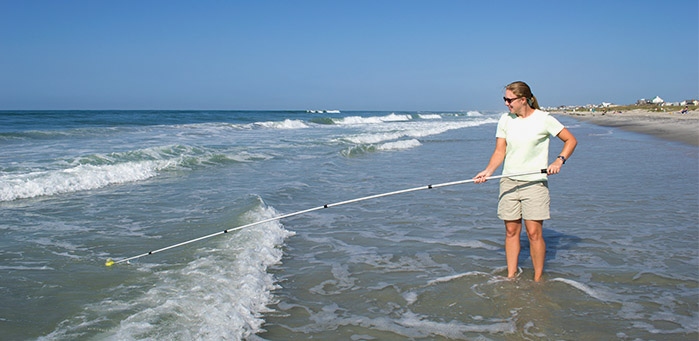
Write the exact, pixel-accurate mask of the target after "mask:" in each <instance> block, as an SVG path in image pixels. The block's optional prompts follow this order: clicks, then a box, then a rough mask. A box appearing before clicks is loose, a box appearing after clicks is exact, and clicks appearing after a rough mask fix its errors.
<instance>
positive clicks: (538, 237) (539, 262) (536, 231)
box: [524, 220, 546, 282]
mask: <svg viewBox="0 0 699 341" xmlns="http://www.w3.org/2000/svg"><path fill="white" fill-rule="evenodd" d="M524 226H526V228H527V237H529V251H530V253H531V256H532V265H534V281H535V282H538V281H539V280H541V275H542V274H543V273H544V261H545V260H546V242H544V236H543V232H542V230H543V226H544V221H543V220H525V221H524Z"/></svg>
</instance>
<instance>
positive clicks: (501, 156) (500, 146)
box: [473, 137, 507, 184]
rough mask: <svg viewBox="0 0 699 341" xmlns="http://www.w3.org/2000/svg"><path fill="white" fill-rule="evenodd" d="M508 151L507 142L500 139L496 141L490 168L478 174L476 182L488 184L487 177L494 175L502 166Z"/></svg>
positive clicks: (475, 178) (489, 164)
mask: <svg viewBox="0 0 699 341" xmlns="http://www.w3.org/2000/svg"><path fill="white" fill-rule="evenodd" d="M506 150H507V141H506V140H505V139H504V138H502V137H498V138H496V139H495V151H493V156H491V157H490V161H489V162H488V166H487V167H485V169H484V170H483V171H482V172H480V173H478V174H477V175H476V176H475V177H473V180H475V181H474V182H475V183H477V184H479V183H483V182H486V181H488V180H486V178H487V177H489V176H491V175H493V172H495V170H496V169H498V167H500V165H501V164H502V162H503V161H504V160H505V151H506Z"/></svg>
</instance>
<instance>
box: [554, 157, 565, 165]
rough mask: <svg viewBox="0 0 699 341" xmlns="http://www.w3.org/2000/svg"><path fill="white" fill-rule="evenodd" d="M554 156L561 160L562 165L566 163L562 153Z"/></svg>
mask: <svg viewBox="0 0 699 341" xmlns="http://www.w3.org/2000/svg"><path fill="white" fill-rule="evenodd" d="M556 158H557V159H561V160H563V164H564V165H565V164H566V157H565V156H563V155H558V156H557V157H556Z"/></svg>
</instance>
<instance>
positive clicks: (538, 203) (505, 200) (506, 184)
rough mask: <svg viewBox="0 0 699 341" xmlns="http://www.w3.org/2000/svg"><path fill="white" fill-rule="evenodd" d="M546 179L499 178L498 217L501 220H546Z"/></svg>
mask: <svg viewBox="0 0 699 341" xmlns="http://www.w3.org/2000/svg"><path fill="white" fill-rule="evenodd" d="M550 202H551V198H550V197H549V184H548V182H547V181H519V180H512V179H509V178H502V179H501V180H500V199H499V200H498V218H500V219H502V220H520V219H524V220H546V219H550V218H551V217H550V216H549V203H550Z"/></svg>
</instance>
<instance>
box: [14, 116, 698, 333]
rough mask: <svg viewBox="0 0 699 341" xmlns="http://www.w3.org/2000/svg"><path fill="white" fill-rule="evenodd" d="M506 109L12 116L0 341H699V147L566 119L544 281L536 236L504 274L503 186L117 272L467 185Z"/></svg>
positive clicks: (557, 146)
mask: <svg viewBox="0 0 699 341" xmlns="http://www.w3.org/2000/svg"><path fill="white" fill-rule="evenodd" d="M500 115H501V113H499V112H478V111H471V112H370V111H354V112H344V111H343V112H337V111H329V112H309V111H22V112H16V111H2V112H0V299H1V302H2V304H0V335H2V336H1V338H2V339H6V340H26V339H39V340H76V339H88V340H103V339H106V340H142V339H146V340H191V339H202V340H222V339H225V340H239V339H246V340H297V339H310V338H314V339H343V340H402V339H415V340H420V339H429V340H434V339H476V340H507V339H530V340H538V339H576V340H598V339H634V340H635V339H643V340H646V339H675V340H687V339H694V340H696V339H697V338H698V337H699V251H698V249H699V228H698V227H699V226H698V222H699V160H698V158H699V156H698V155H699V153H697V148H696V147H694V146H689V145H684V144H681V143H679V142H670V141H665V140H660V139H657V138H655V137H651V136H647V135H641V134H636V133H631V132H625V131H622V130H618V129H616V128H606V127H600V126H595V125H592V124H589V123H585V122H579V121H576V120H575V119H573V118H570V117H565V116H558V119H559V120H560V121H561V122H562V123H563V124H564V125H566V127H568V129H569V130H570V131H571V132H572V133H573V134H574V135H575V136H576V137H577V139H578V141H579V145H578V148H577V150H576V152H575V153H574V155H573V156H572V157H571V158H570V160H569V161H568V162H567V163H566V165H565V166H564V168H563V170H562V172H561V173H560V174H557V175H554V176H551V177H550V178H549V187H550V190H551V198H552V205H551V215H552V219H551V220H549V221H546V222H545V223H544V238H545V241H546V243H547V254H546V268H545V270H544V271H545V272H544V277H543V282H541V283H535V282H533V281H532V277H533V269H532V266H531V260H530V257H529V255H528V253H529V250H528V241H527V238H526V234H525V233H524V232H523V234H522V237H521V238H522V253H521V255H520V264H519V265H520V268H521V270H520V271H521V273H520V274H519V276H518V277H517V278H516V279H513V280H508V279H506V278H504V276H505V275H506V268H505V255H504V225H503V223H502V221H500V220H498V219H497V217H496V202H497V195H498V193H497V191H498V188H497V187H498V186H497V181H496V180H493V181H489V182H487V183H485V184H479V185H476V184H462V185H455V186H448V187H442V188H434V189H429V190H424V191H416V192H411V193H405V194H399V195H394V196H390V197H383V198H377V199H372V200H366V201H361V202H357V203H352V204H347V205H343V206H338V207H329V208H327V209H322V210H318V211H313V212H309V213H306V214H301V215H297V216H294V217H290V218H285V219H281V220H271V221H269V222H266V223H263V224H258V225H255V226H251V227H249V228H245V229H242V230H240V231H235V232H231V233H226V234H221V235H217V236H215V237H212V238H209V239H206V240H201V241H197V242H193V243H191V244H187V245H184V246H180V247H176V248H172V249H169V250H166V251H163V252H159V253H155V254H152V255H147V256H144V257H141V258H137V259H133V260H131V261H129V262H123V263H118V264H114V265H112V266H105V262H106V261H107V260H108V259H113V260H114V261H117V262H118V261H119V260H120V259H125V258H128V257H132V256H135V255H141V254H143V253H147V252H149V251H152V250H156V249H160V248H164V247H167V246H170V245H174V244H177V243H181V242H185V241H188V240H192V239H194V238H198V237H201V236H204V235H208V234H212V233H216V232H220V231H222V230H225V229H231V228H235V227H237V226H241V225H245V224H249V223H254V222H257V221H261V220H265V219H268V218H274V217H277V216H280V215H283V214H289V213H292V212H297V211H301V210H305V209H309V208H314V207H318V206H322V205H325V204H330V203H336V202H341V201H344V200H350V199H354V198H359V197H365V196H369V195H374V194H380V193H385V192H391V191H396V190H401V189H406V188H413V187H416V186H424V185H430V184H437V183H444V182H451V181H458V180H464V179H470V178H472V177H473V176H474V175H475V174H476V173H478V172H479V171H481V170H482V169H483V168H484V167H485V165H486V163H487V162H488V159H489V157H490V155H491V154H492V151H493V148H494V146H495V138H494V135H495V127H496V122H497V119H498V117H499V116H500ZM561 148H562V143H561V142H560V141H558V140H557V139H554V140H552V143H551V160H553V157H555V155H557V153H558V152H559V151H560V150H561ZM523 171H525V170H523Z"/></svg>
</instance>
